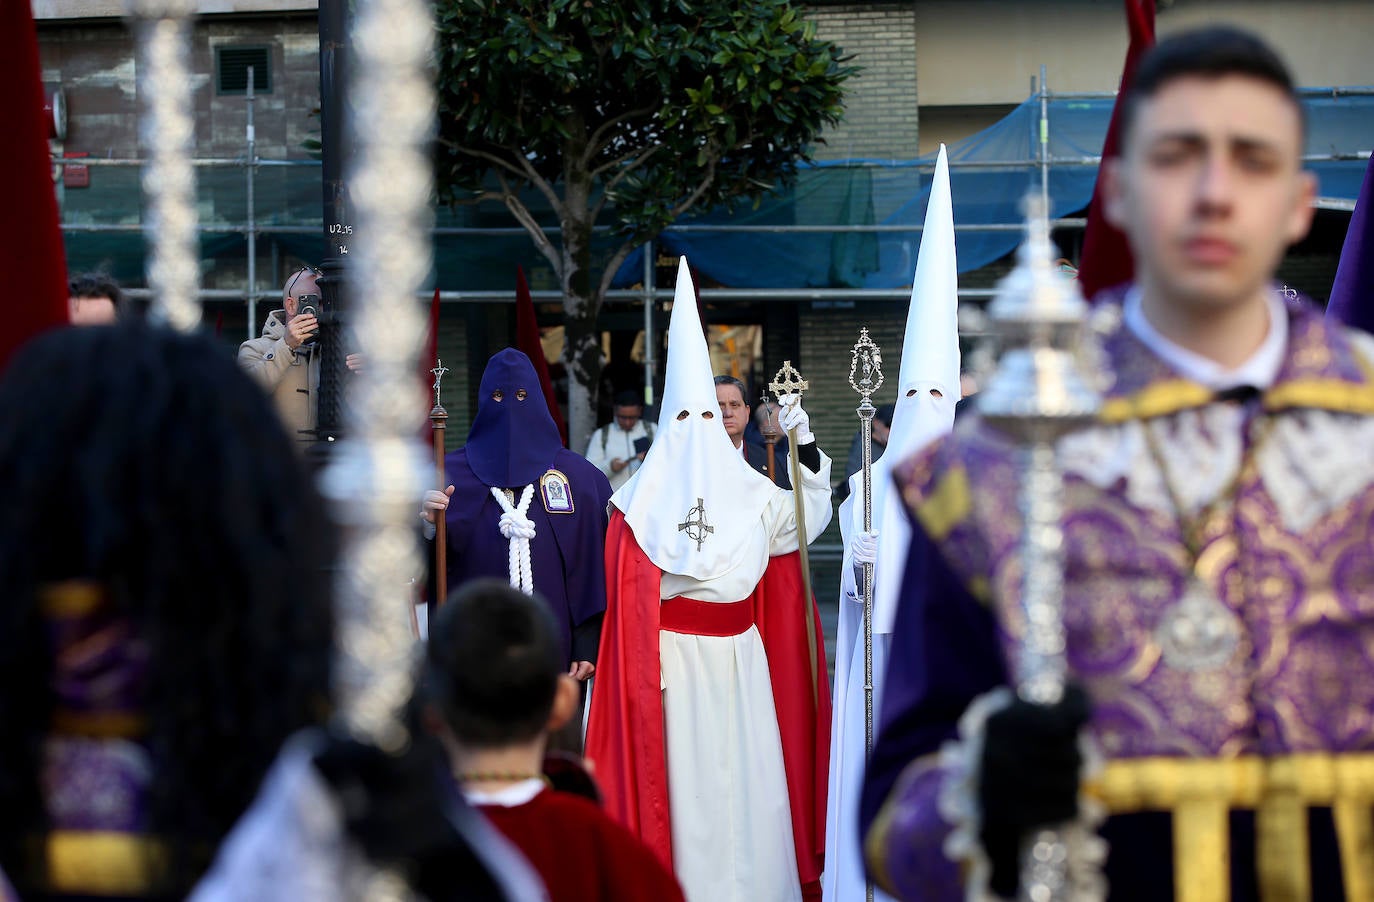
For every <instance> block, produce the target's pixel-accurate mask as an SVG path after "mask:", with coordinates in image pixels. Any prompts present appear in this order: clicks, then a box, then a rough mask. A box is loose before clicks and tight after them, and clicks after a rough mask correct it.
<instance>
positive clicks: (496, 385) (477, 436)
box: [444, 348, 611, 663]
mask: <svg viewBox="0 0 1374 902" xmlns="http://www.w3.org/2000/svg"><path fill="white" fill-rule="evenodd" d="M444 468H445V471H446V472H447V478H448V482H449V483H450V484H452V485H453V486H454V491H453V496H452V498H451V499H450V501H449V508H448V516H447V531H448V545H449V551H448V584H447V589H448V591H449V592H453V591H455V590H456V589H457V588H458V587H459V586H461V585H462V584H463V583H464V582H466V581H468V580H471V579H476V578H478V577H495V578H498V579H509V577H510V542H509V541H508V540H507V539H506V538H505V537H504V536H502V535H501V530H500V527H499V525H498V523H499V521H500V519H501V514H502V509H501V506H500V504H499V503H498V502H497V501H496V499H495V498H493V497H492V494H491V488H492V487H493V486H495V487H497V488H502V489H511V490H512V491H513V492H514V494H515V497H516V498H517V499H518V498H519V497H520V494H521V493H522V492H523V491H524V488H525V486H527V485H533V486H534V498H533V501H532V502H531V503H530V507H529V510H528V511H527V512H526V515H527V516H528V517H529V518H530V520H531V521H532V522H533V523H534V528H535V535H534V538H533V539H531V540H530V564H531V570H532V571H533V575H534V592H535V595H537V596H538V597H540V598H542V599H544V600H545V601H546V602H547V603H548V605H549V608H550V610H551V611H552V613H553V615H554V620H555V621H556V622H557V624H558V629H559V636H560V640H561V642H562V648H563V654H564V658H565V660H566V661H567V662H568V663H571V662H572V661H592V662H595V661H596V649H597V644H598V642H599V641H600V635H601V631H600V625H601V615H602V614H603V613H604V612H605V610H606V577H605V572H606V571H605V540H606V523H607V519H606V517H607V515H606V505H607V503H608V502H609V501H610V497H611V485H610V482H609V481H608V480H607V479H606V475H605V474H604V473H602V472H601V471H600V470H599V469H597V468H596V467H595V466H594V465H592V464H591V463H589V462H588V461H587V459H586V458H584V457H582V456H581V455H579V454H575V453H573V452H571V451H569V450H567V449H566V448H564V447H563V445H562V441H561V439H560V438H559V435H558V427H557V426H555V425H554V422H553V417H551V416H550V415H549V410H548V407H547V406H546V405H545V402H544V395H543V392H542V391H541V390H540V388H539V380H538V377H537V376H536V375H535V371H534V366H533V364H531V363H530V360H529V358H528V357H526V356H525V355H524V354H522V353H520V352H519V351H516V350H513V349H510V348H507V349H505V350H503V351H498V352H497V353H496V354H495V355H494V356H493V357H492V359H491V361H490V362H489V363H488V364H487V369H486V371H485V372H484V373H483V374H482V382H481V387H480V388H479V389H478V405H477V416H476V417H475V418H474V420H473V423H472V429H471V430H470V431H469V432H468V440H467V444H465V445H464V446H463V447H462V448H459V449H458V450H456V451H454V452H452V453H450V454H449V455H448V457H447V458H445V461H444ZM549 470H556V471H558V472H559V473H560V474H562V476H563V478H564V480H565V481H566V485H567V488H568V489H569V490H570V494H571V501H572V503H571V510H569V511H563V510H561V509H560V508H561V507H562V506H561V505H559V504H558V503H556V499H548V498H547V495H546V493H545V492H544V491H543V490H542V489H541V485H540V480H541V478H542V477H543V476H544V475H545V474H546V473H547V472H548V471H549Z"/></svg>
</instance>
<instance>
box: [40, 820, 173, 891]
mask: <svg viewBox="0 0 1374 902" xmlns="http://www.w3.org/2000/svg"><path fill="white" fill-rule="evenodd" d="M46 850H47V865H48V882H49V884H50V888H51V889H53V890H55V891H56V892H59V893H79V894H82V895H98V896H136V895H141V894H143V893H145V892H146V891H147V890H148V889H149V888H150V887H151V886H152V880H153V874H154V873H155V871H156V870H158V869H159V868H160V867H161V866H162V865H163V864H164V863H165V861H166V849H165V848H164V847H163V845H162V844H161V843H160V842H158V841H157V840H154V839H150V838H148V837H146V836H135V835H131V834H128V833H116V832H114V831H101V830H57V831H54V832H53V833H50V834H49V835H48V837H47V842H46Z"/></svg>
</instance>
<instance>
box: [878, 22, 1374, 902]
mask: <svg viewBox="0 0 1374 902" xmlns="http://www.w3.org/2000/svg"><path fill="white" fill-rule="evenodd" d="M1126 103H1127V106H1126V107H1125V110H1124V114H1123V115H1124V119H1123V124H1124V128H1123V136H1122V153H1121V156H1120V157H1119V158H1117V159H1112V160H1108V161H1106V162H1105V163H1104V166H1105V170H1104V177H1105V185H1106V188H1107V198H1108V201H1107V205H1106V211H1107V215H1108V216H1109V218H1110V219H1111V220H1112V221H1113V222H1114V223H1115V224H1116V225H1117V226H1119V227H1120V228H1121V229H1122V230H1123V231H1124V232H1125V233H1126V235H1127V237H1128V239H1129V241H1130V244H1131V248H1132V250H1133V252H1134V254H1135V262H1136V273H1137V282H1136V284H1135V285H1133V286H1130V287H1129V288H1128V289H1127V290H1125V291H1124V293H1121V294H1119V295H1118V296H1111V297H1105V298H1100V299H1098V309H1099V310H1100V311H1101V312H1103V314H1104V319H1105V320H1107V322H1105V324H1104V325H1103V327H1102V351H1103V358H1104V360H1105V361H1106V365H1107V368H1108V370H1109V372H1110V375H1111V376H1112V383H1111V386H1110V388H1109V389H1108V390H1107V392H1106V399H1105V404H1104V407H1103V409H1102V413H1101V415H1100V418H1099V420H1098V422H1097V423H1096V424H1095V425H1094V426H1093V427H1091V428H1089V429H1086V430H1084V431H1082V432H1080V433H1077V434H1074V435H1072V436H1070V437H1068V438H1066V439H1064V440H1063V441H1062V442H1061V443H1060V445H1059V462H1060V467H1061V469H1062V470H1063V473H1064V483H1065V510H1064V514H1063V525H1064V555H1065V570H1064V586H1063V595H1064V612H1065V615H1064V616H1065V623H1064V626H1065V629H1066V633H1067V643H1068V644H1067V660H1068V666H1069V673H1070V679H1071V681H1072V683H1073V685H1071V686H1070V689H1069V691H1068V693H1067V694H1066V696H1065V701H1064V702H1063V703H1061V704H1059V705H1056V706H1048V707H1040V706H1035V705H1030V704H1028V703H1025V702H1021V701H1012V700H1011V699H1010V697H1009V696H1008V694H1007V693H1006V690H1005V688H1001V689H999V687H1005V686H1006V685H1007V683H1008V682H1009V677H1008V674H1009V673H1010V672H1011V665H1012V663H1013V662H1014V661H1015V655H1016V654H1017V653H1018V648H1019V645H1020V634H1021V631H1022V624H1023V623H1024V615H1023V613H1022V612H1021V604H1022V601H1021V598H1020V591H1021V588H1020V587H1021V583H1020V572H1021V569H1020V568H1021V559H1022V558H1021V549H1020V548H1019V541H1020V536H1021V513H1020V511H1019V510H1018V509H1017V502H1016V492H1015V486H1016V480H1017V478H1018V474H1019V472H1020V471H1019V469H1018V464H1017V456H1016V453H1015V447H1014V446H1013V445H1011V444H1009V443H1008V442H1007V441H1006V439H1005V438H1004V437H1003V436H1000V435H998V434H996V433H995V432H994V431H993V430H992V429H991V428H990V427H988V426H987V425H986V424H984V423H982V422H981V421H979V420H978V419H977V418H976V417H974V418H970V419H969V420H967V421H965V422H963V423H961V424H960V425H959V426H958V427H957V428H956V429H955V432H954V434H953V436H952V437H951V438H950V439H948V440H946V441H943V442H941V443H939V444H937V445H936V446H934V447H933V448H932V449H929V450H928V451H926V452H924V453H922V454H920V455H918V456H917V457H916V458H914V459H912V460H911V461H909V462H907V463H906V464H905V465H904V466H902V467H901V468H900V469H899V471H898V473H897V478H898V481H899V484H900V485H901V487H902V493H903V498H904V500H905V502H906V505H907V507H908V509H909V511H910V513H911V515H912V518H913V520H914V524H915V528H914V530H913V536H912V545H911V552H910V556H909V560H908V565H907V571H906V579H905V583H904V587H903V593H902V598H901V600H900V603H899V609H898V612H897V620H896V626H895V630H894V633H893V643H892V650H891V657H890V659H889V660H890V662H891V663H890V665H889V668H888V675H887V689H886V695H885V698H884V702H883V710H882V731H881V735H880V737H879V741H878V744H877V748H876V750H875V753H874V755H873V759H872V762H871V765H870V768H869V771H868V774H867V777H866V787H865V796H864V800H863V811H862V814H861V819H862V821H863V822H864V824H865V826H866V833H867V835H866V853H867V857H868V864H869V867H870V872H871V873H872V875H873V876H874V877H875V878H876V879H877V880H878V881H879V882H880V883H881V884H882V885H883V886H885V887H887V888H889V889H890V890H891V891H892V892H893V893H894V894H896V895H898V896H901V897H902V898H916V897H918V896H919V898H921V899H953V898H959V897H961V896H962V892H963V891H962V890H961V889H960V883H961V879H960V866H961V863H960V862H956V861H955V860H953V859H952V858H951V857H947V855H946V853H945V852H944V851H943V849H942V847H944V848H951V847H959V848H962V849H963V850H965V852H966V855H965V856H960V857H962V858H964V859H965V861H966V862H969V861H971V862H972V864H973V865H974V867H973V869H972V873H973V874H974V876H975V878H977V877H979V876H981V877H982V878H983V879H987V878H988V877H989V876H990V879H991V887H992V889H993V890H995V891H997V892H998V893H999V894H1000V895H1004V896H1005V895H1013V894H1015V892H1016V888H1017V884H1018V873H1017V871H1018V862H1017V857H1018V850H1019V849H1020V847H1021V845H1022V842H1023V840H1024V839H1025V838H1026V836H1027V835H1028V833H1029V832H1030V831H1032V830H1034V829H1036V828H1038V827H1041V826H1043V825H1048V824H1054V823H1059V822H1062V821H1065V820H1067V819H1069V818H1072V817H1073V816H1074V815H1075V813H1076V812H1078V811H1079V805H1078V793H1079V782H1080V774H1079V770H1080V762H1081V759H1080V752H1079V730H1080V727H1083V726H1086V727H1087V732H1088V733H1089V734H1090V736H1091V739H1092V740H1094V741H1095V744H1096V745H1097V746H1098V747H1099V748H1100V749H1101V750H1102V752H1103V753H1104V754H1105V756H1106V757H1107V759H1108V760H1107V765H1106V767H1107V770H1106V774H1105V775H1104V777H1103V780H1102V782H1101V784H1100V786H1101V789H1100V793H1102V794H1104V795H1105V799H1106V803H1107V805H1108V808H1109V810H1110V813H1111V815H1112V816H1111V817H1110V818H1109V819H1108V820H1107V822H1106V824H1105V825H1104V827H1103V830H1102V832H1103V835H1104V836H1105V837H1106V839H1107V840H1108V842H1109V849H1110V851H1109V853H1108V858H1107V861H1106V877H1107V880H1108V883H1109V885H1110V887H1111V893H1112V896H1111V898H1112V899H1151V900H1155V899H1168V898H1173V894H1174V893H1175V892H1176V891H1182V890H1184V889H1187V890H1188V891H1189V892H1192V893H1197V892H1202V894H1203V895H1201V896H1197V898H1230V899H1251V898H1256V897H1263V898H1313V899H1338V898H1345V897H1349V898H1361V897H1365V896H1367V895H1368V894H1369V893H1370V892H1371V888H1374V882H1371V881H1374V874H1371V869H1370V862H1369V859H1368V854H1367V852H1364V851H1359V850H1360V849H1362V848H1363V846H1362V843H1367V841H1368V836H1369V830H1370V807H1371V801H1374V800H1371V798H1370V797H1368V796H1362V795H1359V794H1358V793H1357V792H1354V791H1353V790H1351V789H1345V790H1341V789H1338V790H1336V792H1335V795H1334V797H1333V795H1332V793H1331V792H1329V791H1326V790H1324V789H1323V786H1322V783H1321V781H1320V780H1319V779H1318V780H1312V779H1310V777H1311V776H1312V775H1314V774H1318V773H1348V774H1351V775H1352V778H1354V777H1353V775H1356V774H1370V773H1374V754H1371V753H1374V719H1372V718H1371V717H1370V713H1369V712H1370V711H1371V709H1372V708H1374V571H1371V570H1370V568H1369V567H1368V566H1367V565H1365V564H1364V563H1363V562H1364V561H1366V560H1367V559H1368V554H1369V548H1370V544H1371V541H1372V540H1374V528H1371V527H1374V522H1372V521H1374V462H1371V458H1370V456H1369V454H1368V450H1367V449H1368V448H1369V447H1370V442H1371V441H1374V418H1371V414H1374V344H1372V343H1371V340H1370V338H1369V337H1368V336H1367V335H1364V334H1361V333H1356V332H1354V331H1348V330H1345V329H1343V328H1340V327H1337V326H1333V325H1330V324H1327V323H1324V322H1323V320H1322V317H1321V316H1320V314H1319V313H1317V312H1314V311H1312V310H1310V309H1297V308H1294V309H1286V308H1285V305H1284V303H1283V301H1282V299H1281V298H1280V296H1279V295H1278V293H1277V291H1276V290H1275V286H1274V285H1273V283H1272V278H1273V274H1274V270H1275V267H1276V266H1277V265H1278V263H1279V260H1280V258H1281V257H1282V256H1283V253H1284V251H1285V249H1286V248H1287V247H1288V246H1289V245H1291V244H1292V243H1294V242H1295V241H1298V240H1299V239H1301V238H1302V237H1303V235H1304V234H1306V232H1307V228H1308V225H1309V224H1310V222H1311V218H1312V208H1311V201H1312V198H1313V194H1314V188H1315V186H1314V182H1313V179H1312V176H1311V175H1309V174H1308V173H1306V172H1304V171H1303V169H1302V153H1303V115H1302V108H1301V105H1300V103H1299V100H1298V98H1297V96H1296V94H1295V92H1294V89H1293V84H1292V81H1291V78H1290V76H1289V74H1288V72H1287V70H1286V68H1285V66H1284V64H1283V63H1282V61H1281V60H1280V59H1279V58H1278V57H1277V56H1276V54H1275V53H1274V52H1273V51H1272V50H1271V49H1270V48H1269V47H1267V46H1266V45H1264V44H1263V43H1262V42H1261V41H1259V40H1258V39H1257V38H1255V37H1254V36H1252V35H1250V34H1247V33H1244V32H1240V31H1237V30H1234V29H1230V28H1209V29H1205V30H1201V31H1195V32H1189V33H1183V34H1178V35H1175V36H1173V37H1170V38H1169V39H1167V40H1164V41H1161V42H1160V43H1159V45H1158V46H1156V47H1155V48H1154V49H1153V50H1152V51H1151V52H1150V53H1149V54H1148V55H1147V56H1146V57H1145V58H1144V59H1143V60H1142V61H1141V63H1140V67H1139V69H1138V71H1137V75H1136V81H1135V84H1134V85H1133V87H1132V88H1131V93H1130V95H1129V97H1128V99H1127V101H1126ZM1113 314H1116V321H1115V322H1110V319H1111V317H1112V315H1113ZM999 696H1000V698H999ZM966 710H967V711H969V712H970V713H969V714H968V715H966V720H965V722H964V724H963V728H962V729H961V728H960V727H959V726H958V725H957V724H958V721H959V719H960V715H961V713H963V712H965V711H966ZM956 736H958V737H959V738H960V739H961V744H960V746H958V747H957V749H959V751H955V749H954V748H951V749H948V750H947V752H946V753H945V754H943V755H939V756H937V755H936V752H937V751H939V750H940V748H941V746H942V745H943V744H944V743H946V742H948V741H949V740H952V739H955V738H956ZM977 748H981V749H982V753H981V754H978V753H976V752H975V751H974V750H975V749H977ZM1247 774H1250V775H1254V776H1255V780H1252V781H1247V778H1246V776H1245V775H1247ZM1285 774H1286V775H1288V776H1286V777H1285V776H1284V775H1285ZM1354 779H1360V780H1363V779H1366V778H1365V777H1358V778H1354ZM969 781H972V782H973V783H974V784H975V785H976V786H978V787H979V792H978V793H977V794H976V797H974V794H972V793H970V792H968V791H967V785H966V786H965V790H964V791H963V792H960V791H959V786H960V784H967V783H968V782H969ZM1123 785H1129V786H1132V787H1135V792H1136V794H1135V796H1133V798H1134V799H1135V801H1131V800H1130V799H1128V798H1126V797H1125V796H1123V795H1121V794H1119V793H1115V792H1114V790H1113V787H1120V786H1123ZM1184 785H1188V786H1195V787H1216V788H1217V794H1216V795H1215V796H1212V797H1208V796H1206V794H1205V793H1204V795H1202V796H1194V797H1192V804H1188V805H1183V806H1181V807H1178V808H1176V809H1175V810H1174V811H1173V813H1172V818H1171V817H1170V814H1169V812H1168V809H1170V808H1174V806H1175V805H1177V804H1178V803H1179V798H1178V796H1177V794H1176V793H1175V794H1173V795H1171V794H1170V788H1171V787H1173V788H1175V789H1176V788H1177V787H1179V786H1184ZM1352 785H1353V784H1352ZM1242 786H1245V787H1249V789H1250V790H1251V791H1249V792H1240V791H1239V787H1242ZM942 793H943V795H944V798H943V799H942V803H941V804H937V798H939V797H940V796H941V795H942ZM1333 802H1334V808H1335V816H1334V817H1333V809H1332V805H1333ZM1150 809H1153V810H1150ZM959 810H962V811H963V812H964V813H965V814H967V815H971V817H968V818H965V817H952V818H951V819H950V820H947V819H946V818H947V817H950V813H951V812H955V811H959ZM1228 811H1229V812H1230V813H1229V818H1228ZM1228 820H1229V826H1230V831H1229V842H1230V851H1229V855H1228V853H1227V850H1226V846H1225V843H1226V842H1227V835H1226V834H1227V831H1226V827H1227V825H1228ZM975 824H976V825H977V826H975ZM952 830H953V831H954V835H953V836H951V835H950V834H951V831H952ZM946 840H951V844H950V846H945V845H944V844H945V842H946ZM1338 849H1339V850H1341V851H1343V852H1344V853H1346V854H1339V853H1338ZM1208 850H1210V851H1208ZM1309 853H1310V854H1309ZM1228 858H1229V862H1230V864H1229V867H1228V865H1227V861H1228ZM1171 862H1172V864H1173V867H1172V869H1171V867H1170V863H1171Z"/></svg>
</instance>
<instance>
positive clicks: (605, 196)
mask: <svg viewBox="0 0 1374 902" xmlns="http://www.w3.org/2000/svg"><path fill="white" fill-rule="evenodd" d="M662 149H663V145H662V144H655V145H654V146H653V147H649V148H646V149H644V150H643V151H640V152H637V153H627V154H625V155H624V156H622V157H620V158H619V159H618V160H614V161H612V162H611V163H607V164H606V165H605V166H602V167H599V168H597V169H595V170H593V171H592V175H593V177H595V176H598V175H600V174H601V173H602V172H604V171H606V169H607V168H609V167H610V166H613V165H615V164H616V163H619V162H621V161H623V160H626V159H630V162H628V163H626V164H625V165H624V167H622V168H621V170H620V171H619V172H617V173H616V174H615V175H614V176H612V177H611V178H610V179H609V180H608V181H607V182H606V184H605V185H603V186H602V189H601V196H600V197H598V198H597V200H596V203H595V204H593V205H592V221H593V222H595V221H596V218H597V217H598V216H600V215H601V210H602V208H604V207H605V206H606V204H607V202H608V201H609V200H610V198H611V194H612V193H613V192H614V191H615V186H616V185H619V184H620V183H621V182H622V181H624V180H625V178H626V177H627V176H628V175H629V174H630V173H632V172H634V171H635V170H636V169H639V168H640V167H641V166H643V165H644V164H645V163H646V162H648V160H649V158H650V157H652V156H653V155H654V154H656V153H658V152H659V151H660V150H662ZM631 158H633V159H631Z"/></svg>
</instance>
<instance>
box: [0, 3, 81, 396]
mask: <svg viewBox="0 0 1374 902" xmlns="http://www.w3.org/2000/svg"><path fill="white" fill-rule="evenodd" d="M32 13H33V10H32V8H31V6H30V4H29V3H28V2H25V0H16V2H12V3H11V2H7V3H0V81H3V83H4V85H5V93H4V97H3V98H0V119H3V121H4V122H5V126H6V129H7V134H6V137H5V139H4V140H3V141H0V172H3V173H4V175H5V180H6V184H5V189H6V190H5V206H4V209H3V212H2V213H0V272H3V273H4V274H5V298H6V301H7V303H8V306H7V307H6V308H5V328H4V329H0V371H3V370H4V368H5V366H6V365H7V364H8V363H9V359H10V356H11V355H12V354H13V353H14V351H15V350H16V349H17V348H18V347H19V346H20V345H22V344H23V343H24V342H26V341H28V340H29V338H31V337H32V336H34V335H37V334H38V333H39V332H42V331H44V330H46V329H50V328H53V327H54V326H62V325H65V324H66V323H67V319H68V314H67V261H66V254H65V252H64V251H63V248H62V230H61V228H60V227H59V225H58V217H57V193H56V191H55V190H54V189H53V181H52V160H51V158H50V156H49V153H48V140H47V139H48V122H47V118H46V117H45V116H44V113H43V103H44V98H43V83H42V81H41V79H40V72H39V59H38V37H37V31H36V30H35V28H34V24H33V14H32Z"/></svg>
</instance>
